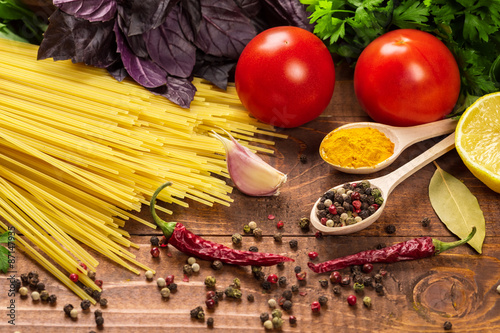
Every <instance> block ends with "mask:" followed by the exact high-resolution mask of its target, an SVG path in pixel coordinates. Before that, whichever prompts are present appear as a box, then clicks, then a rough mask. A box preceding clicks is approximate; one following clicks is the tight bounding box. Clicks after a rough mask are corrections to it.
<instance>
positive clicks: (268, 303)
mask: <svg viewBox="0 0 500 333" xmlns="http://www.w3.org/2000/svg"><path fill="white" fill-rule="evenodd" d="M267 305H269V307H270V308H273V309H274V308H275V307H276V305H277V303H276V300H275V299H274V298H271V299H269V300H268V301H267Z"/></svg>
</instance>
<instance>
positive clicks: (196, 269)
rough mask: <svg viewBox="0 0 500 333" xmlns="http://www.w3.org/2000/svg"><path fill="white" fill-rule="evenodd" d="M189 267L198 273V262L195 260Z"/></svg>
mask: <svg viewBox="0 0 500 333" xmlns="http://www.w3.org/2000/svg"><path fill="white" fill-rule="evenodd" d="M191 269H192V270H193V273H198V272H199V271H200V264H198V263H197V262H195V263H194V264H192V265H191Z"/></svg>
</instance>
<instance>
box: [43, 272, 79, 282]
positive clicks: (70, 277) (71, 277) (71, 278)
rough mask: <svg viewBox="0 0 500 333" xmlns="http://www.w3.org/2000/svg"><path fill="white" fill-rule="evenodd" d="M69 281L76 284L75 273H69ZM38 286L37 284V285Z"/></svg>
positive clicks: (76, 277) (76, 275)
mask: <svg viewBox="0 0 500 333" xmlns="http://www.w3.org/2000/svg"><path fill="white" fill-rule="evenodd" d="M69 279H70V280H71V281H73V282H77V281H78V274H75V273H71V274H70V275H69ZM37 284H38V283H37Z"/></svg>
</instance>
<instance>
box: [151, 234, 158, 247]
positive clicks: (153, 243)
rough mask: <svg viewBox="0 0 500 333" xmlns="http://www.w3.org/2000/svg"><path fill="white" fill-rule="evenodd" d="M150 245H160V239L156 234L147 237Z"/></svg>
mask: <svg viewBox="0 0 500 333" xmlns="http://www.w3.org/2000/svg"><path fill="white" fill-rule="evenodd" d="M149 242H150V243H151V246H154V247H158V246H160V239H159V238H158V237H157V236H151V238H150V239H149Z"/></svg>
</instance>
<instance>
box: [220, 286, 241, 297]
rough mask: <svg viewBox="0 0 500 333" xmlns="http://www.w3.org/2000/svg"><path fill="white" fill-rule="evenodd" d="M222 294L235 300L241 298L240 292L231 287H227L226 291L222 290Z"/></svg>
mask: <svg viewBox="0 0 500 333" xmlns="http://www.w3.org/2000/svg"><path fill="white" fill-rule="evenodd" d="M224 294H225V295H226V296H227V297H230V298H236V299H240V298H241V296H242V293H241V290H239V289H238V288H233V287H231V286H229V287H227V288H226V290H224Z"/></svg>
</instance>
